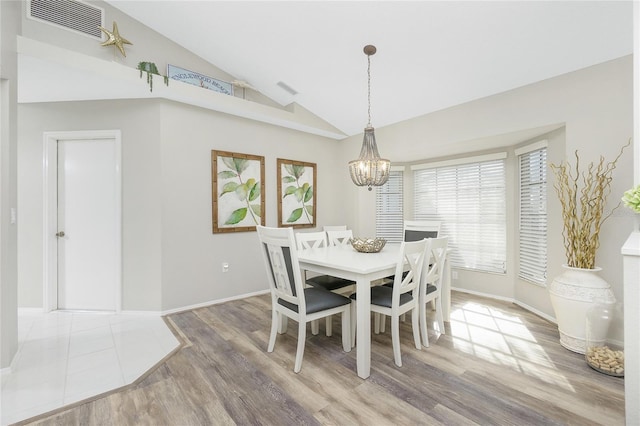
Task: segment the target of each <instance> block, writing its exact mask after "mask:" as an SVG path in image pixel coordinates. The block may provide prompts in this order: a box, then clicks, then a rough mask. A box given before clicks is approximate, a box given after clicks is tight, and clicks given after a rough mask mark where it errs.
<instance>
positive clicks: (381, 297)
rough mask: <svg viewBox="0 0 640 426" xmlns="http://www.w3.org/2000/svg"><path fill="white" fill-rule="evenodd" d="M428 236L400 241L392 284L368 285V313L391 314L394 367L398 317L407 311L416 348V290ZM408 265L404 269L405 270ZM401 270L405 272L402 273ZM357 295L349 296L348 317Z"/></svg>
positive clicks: (399, 363)
mask: <svg viewBox="0 0 640 426" xmlns="http://www.w3.org/2000/svg"><path fill="white" fill-rule="evenodd" d="M430 243H431V241H430V240H429V239H422V240H420V241H411V242H402V246H401V250H400V251H401V254H400V257H399V259H398V263H397V265H396V273H395V275H394V283H393V287H386V286H374V287H371V312H373V313H376V314H382V315H388V316H390V317H391V342H392V345H393V359H394V362H395V364H396V365H397V366H398V367H402V357H401V354H400V316H401V315H403V314H405V313H407V312H409V311H411V322H412V328H413V340H414V343H415V345H416V349H420V348H421V346H420V327H419V324H418V323H419V314H420V313H419V306H418V301H419V293H420V276H421V274H422V268H423V264H424V258H425V254H426V253H427V252H428V250H429V249H428V245H429V244H430ZM407 267H408V269H407ZM405 270H406V271H407V273H404V272H405ZM357 297H358V294H357V293H354V294H352V295H351V296H350V298H351V317H352V318H355V315H356V300H357ZM355 336H356V329H355V322H354V321H352V322H351V345H352V346H355Z"/></svg>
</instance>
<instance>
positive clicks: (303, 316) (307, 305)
mask: <svg viewBox="0 0 640 426" xmlns="http://www.w3.org/2000/svg"><path fill="white" fill-rule="evenodd" d="M256 229H257V231H258V238H259V240H260V244H261V247H262V255H263V258H264V264H265V267H266V272H267V280H268V281H269V287H270V290H271V333H270V336H269V345H268V347H267V352H273V348H274V346H275V343H276V335H277V332H278V329H279V328H280V327H279V325H280V323H281V321H282V316H286V317H288V318H291V319H293V320H295V321H297V322H298V346H297V350H296V361H295V365H294V367H293V371H294V372H295V373H298V372H300V369H301V368H302V357H303V356H304V344H305V339H306V330H307V323H308V322H310V321H314V320H318V319H321V318H324V317H327V316H329V315H334V314H341V316H342V348H343V349H344V351H345V352H350V351H351V338H350V334H351V326H350V323H351V312H350V300H349V299H348V298H346V297H344V296H341V295H339V294H336V293H333V292H330V291H326V290H320V289H317V288H314V287H308V288H304V283H303V282H302V274H301V273H300V264H299V262H298V255H297V250H296V242H295V237H294V234H293V229H292V228H268V227H264V226H260V225H258V226H257V227H256ZM281 332H284V330H281Z"/></svg>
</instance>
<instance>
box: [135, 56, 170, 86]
mask: <svg viewBox="0 0 640 426" xmlns="http://www.w3.org/2000/svg"><path fill="white" fill-rule="evenodd" d="M137 69H138V70H140V78H142V73H143V72H145V73H147V84H148V85H149V91H150V92H153V74H156V75H160V72H159V71H158V67H157V66H156V64H155V63H153V62H139V63H138V67H137ZM162 77H163V78H164V84H165V85H166V86H168V85H169V77H167V76H166V75H163V76H162Z"/></svg>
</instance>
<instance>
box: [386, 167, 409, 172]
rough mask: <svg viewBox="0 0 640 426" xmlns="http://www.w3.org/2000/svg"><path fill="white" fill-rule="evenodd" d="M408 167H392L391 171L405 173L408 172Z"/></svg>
mask: <svg viewBox="0 0 640 426" xmlns="http://www.w3.org/2000/svg"><path fill="white" fill-rule="evenodd" d="M406 168H407V167H406V166H391V168H390V169H389V171H391V172H404V171H405V170H406Z"/></svg>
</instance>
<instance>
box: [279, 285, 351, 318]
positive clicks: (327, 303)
mask: <svg viewBox="0 0 640 426" xmlns="http://www.w3.org/2000/svg"><path fill="white" fill-rule="evenodd" d="M304 299H305V302H306V303H307V314H313V313H315V312H320V311H324V310H326V309H331V308H336V307H338V306H344V305H348V304H350V303H351V301H350V300H349V299H348V298H346V297H344V296H340V295H339V294H336V293H332V292H330V291H326V290H321V289H319V288H314V287H312V288H305V289H304ZM278 303H279V304H281V305H282V306H285V307H287V308H289V309H291V310H292V311H295V312H298V305H294V304H293V303H289V302H287V301H286V300H282V299H278Z"/></svg>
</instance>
